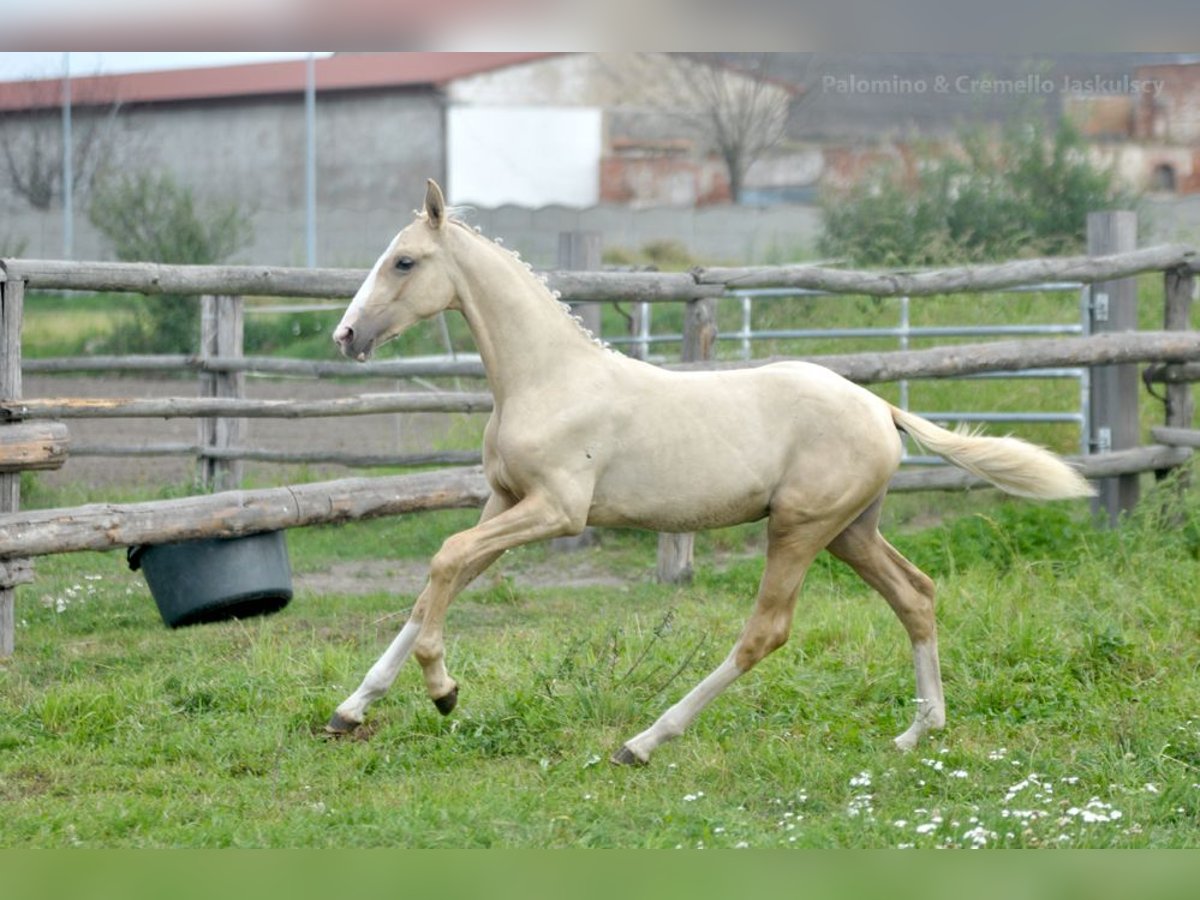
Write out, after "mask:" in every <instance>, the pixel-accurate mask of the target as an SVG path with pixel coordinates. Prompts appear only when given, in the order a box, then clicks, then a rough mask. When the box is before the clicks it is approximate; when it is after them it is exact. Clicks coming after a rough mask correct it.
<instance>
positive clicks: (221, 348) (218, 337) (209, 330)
mask: <svg viewBox="0 0 1200 900" xmlns="http://www.w3.org/2000/svg"><path fill="white" fill-rule="evenodd" d="M243 306H244V304H243V302H242V298H241V297H235V296H227V295H215V296H214V295H208V294H206V295H205V296H203V297H201V298H200V358H201V359H207V358H210V357H214V356H217V357H240V356H241V355H242V338H243V332H244V327H243ZM245 393H246V374H245V373H244V372H205V371H201V372H200V396H201V397H236V398H238V399H242V398H244V396H245ZM199 428H200V446H201V447H202V448H209V447H211V448H213V449H218V450H226V449H229V448H232V447H239V446H241V443H242V434H243V433H244V432H245V430H246V420H245V419H232V418H204V419H200V420H199ZM242 468H243V466H242V461H241V460H236V459H214V458H213V457H211V456H202V457H201V458H200V460H199V466H198V472H199V478H198V480H199V482H200V484H201V486H202V487H203V488H204V489H205V490H211V491H228V490H234V489H236V488H238V487H240V486H241V483H242Z"/></svg>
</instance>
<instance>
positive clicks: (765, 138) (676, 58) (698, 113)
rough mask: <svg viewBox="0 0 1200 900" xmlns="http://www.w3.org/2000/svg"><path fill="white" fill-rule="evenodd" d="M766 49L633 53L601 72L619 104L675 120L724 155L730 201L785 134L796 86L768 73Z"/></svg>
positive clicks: (800, 89)
mask: <svg viewBox="0 0 1200 900" xmlns="http://www.w3.org/2000/svg"><path fill="white" fill-rule="evenodd" d="M772 57H773V54H770V53H738V54H717V53H639V54H634V55H633V57H632V58H630V57H622V58H620V59H616V60H612V59H610V60H609V62H608V64H607V65H606V71H608V73H609V74H610V76H611V77H612V78H613V79H615V81H616V82H617V83H618V84H619V85H620V91H621V94H622V97H623V100H624V102H625V103H627V104H628V105H631V106H636V105H642V106H643V107H644V108H646V109H648V110H650V111H651V112H652V113H653V114H654V115H656V116H661V117H664V118H667V119H670V120H671V121H674V122H675V123H677V124H678V125H679V126H681V127H682V128H683V129H684V130H685V131H687V132H689V133H690V135H691V137H693V139H695V140H696V141H697V142H698V143H699V144H700V145H701V146H702V147H703V148H704V150H705V151H706V152H713V153H716V154H717V155H718V156H720V158H721V159H722V160H723V162H724V164H725V168H726V173H727V175H728V178H729V190H730V195H731V197H732V199H733V201H734V202H735V203H736V202H738V201H740V200H741V198H742V192H743V190H744V187H745V181H746V173H747V172H748V171H749V169H750V167H751V166H752V165H753V164H754V163H755V162H756V161H757V160H758V159H760V158H761V157H762V156H763V155H764V154H766V152H767V151H769V150H771V149H772V148H773V147H775V146H776V145H778V144H779V143H780V141H781V140H782V139H783V138H784V136H785V135H786V133H787V122H788V116H789V113H790V111H791V108H792V106H793V104H795V103H797V102H799V101H801V100H802V99H803V98H804V96H805V94H806V91H805V88H804V86H803V85H798V84H795V83H791V82H787V81H784V80H782V79H779V78H776V77H774V75H773V74H772Z"/></svg>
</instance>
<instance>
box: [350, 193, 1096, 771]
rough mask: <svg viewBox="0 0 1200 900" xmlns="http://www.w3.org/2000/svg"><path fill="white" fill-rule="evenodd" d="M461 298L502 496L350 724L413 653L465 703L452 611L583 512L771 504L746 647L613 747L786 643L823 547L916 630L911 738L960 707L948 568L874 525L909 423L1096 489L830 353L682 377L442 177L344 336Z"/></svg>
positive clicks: (642, 749) (363, 694) (692, 712)
mask: <svg viewBox="0 0 1200 900" xmlns="http://www.w3.org/2000/svg"><path fill="white" fill-rule="evenodd" d="M445 309H455V310H458V311H459V312H461V313H462V314H463V316H464V317H466V320H467V324H468V325H469V326H470V329H471V333H472V335H473V336H474V339H475V343H476V344H477V345H478V348H479V353H480V356H481V357H482V359H483V364H484V367H485V369H486V370H487V377H488V382H489V384H490V386H491V390H492V394H493V395H494V398H495V407H494V410H493V412H492V416H491V419H490V420H489V422H488V425H487V429H486V431H485V433H484V439H483V465H484V472H485V474H486V477H487V480H488V483H489V484H490V485H491V488H492V495H491V498H490V499H489V500H488V502H487V504H486V505H485V507H484V510H483V515H482V517H481V519H480V521H479V524H478V525H476V526H475V527H474V528H470V529H468V530H466V531H463V532H461V533H459V534H455V535H453V536H451V537H450V538H448V539H447V540H446V542H445V543H444V544H443V545H442V548H441V550H439V551H438V553H437V554H436V555H435V556H434V557H433V560H432V562H431V564H430V570H429V581H428V583H427V584H426V586H425V589H424V590H423V591H422V592H421V594H420V596H419V597H418V598H417V602H416V604H415V606H414V607H413V610H412V614H411V616H410V617H409V619H408V621H407V623H406V624H405V625H404V627H403V628H402V629H401V630H400V633H399V635H397V637H396V638H395V640H394V641H393V642H392V644H391V645H390V646H389V647H388V649H387V650H386V651H385V652H384V654H383V656H382V657H380V659H379V660H378V662H376V663H375V665H374V666H372V667H371V669H370V671H369V672H368V673H367V675H366V678H364V680H363V682H362V684H361V686H360V687H359V688H358V689H357V690H356V691H355V692H354V693H353V694H351V695H350V697H348V698H347V699H346V700H345V701H344V702H343V703H342V704H341V705H340V706H339V707H338V708H337V710H336V711H335V712H334V714H333V717H332V719H331V720H330V722H329V725H328V729H329V730H330V731H331V732H334V733H343V732H348V731H351V730H352V729H354V728H355V727H356V726H357V725H359V724H360V723H361V722H362V721H363V718H364V715H365V712H366V709H367V706H368V704H370V703H371V702H372V701H373V700H376V699H378V698H379V697H380V696H382V695H383V694H384V692H385V691H387V689H388V687H389V686H390V685H391V684H392V682H393V680H394V679H395V677H396V673H397V671H398V670H399V668H400V666H401V664H402V663H403V662H404V661H405V660H406V659H407V658H408V656H409V655H413V656H415V657H416V659H417V662H419V663H420V665H421V669H422V671H423V673H424V678H425V684H426V688H427V690H428V692H429V696H430V697H431V698H432V699H433V702H434V703H435V704H436V705H437V708H438V709H439V710H440V711H441V712H443V713H449V712H450V711H451V710H452V709H453V708H454V704H455V702H456V700H457V696H458V686H457V684H456V683H455V681H454V680H453V679H452V678H451V677H450V676H449V674H448V673H447V671H446V666H445V650H444V642H443V635H442V631H443V623H444V621H445V617H446V610H447V607H448V606H449V605H450V603H451V601H452V600H453V599H454V597H455V596H456V595H457V594H458V593H459V592H460V591H461V590H462V589H463V588H465V587H466V586H467V584H468V583H470V581H471V580H472V579H473V578H475V577H476V576H477V575H478V574H479V573H480V572H482V571H483V570H484V569H486V568H487V567H488V566H489V565H491V564H492V563H493V562H494V561H495V560H496V559H497V558H498V557H499V556H500V555H501V554H502V553H504V551H505V550H508V549H510V548H512V547H517V546H520V545H522V544H526V543H529V542H531V541H537V540H543V539H546V538H553V537H557V536H560V535H570V534H577V533H579V532H580V531H582V530H583V528H584V526H585V525H588V524H589V523H590V524H594V525H603V526H618V527H624V526H632V527H639V528H647V529H652V530H655V531H697V530H701V529H705V528H717V527H723V526H728V525H734V524H737V523H741V522H748V521H751V520H755V519H761V518H764V517H765V518H766V519H767V534H768V545H767V558H766V566H765V570H764V572H763V576H762V582H761V584H760V586H759V589H758V597H757V599H756V601H755V605H754V610H753V612H752V613H751V615H750V618H749V620H748V621H747V622H746V625H745V627H744V629H743V631H742V633H741V636H740V637H739V638H738V640H737V642H736V643H735V644H734V646H733V649H732V651H731V652H730V653H729V655H728V657H726V659H725V660H724V661H723V662H722V663H721V664H720V665H719V666H717V668H716V669H715V670H714V671H713V672H712V673H711V674H709V675H708V676H707V677H706V678H704V679H703V680H702V681H701V682H700V683H699V684H698V685H697V686H696V687H695V688H693V689H692V691H691V692H690V693H688V694H687V695H686V696H685V697H683V699H681V700H680V701H679V702H677V703H676V704H675V705H674V706H672V707H671V708H670V709H668V710H667V711H666V712H665V713H664V714H663V715H662V716H661V717H660V718H659V719H658V720H657V721H656V722H655V723H654V724H653V725H651V726H650V728H648V729H646V730H645V731H643V732H642V733H641V734H638V735H636V736H634V737H633V738H631V739H630V740H628V741H627V742H626V743H625V744H624V746H622V747H621V748H620V749H618V750H617V752H616V753H615V754H614V756H613V761H614V762H618V763H644V762H647V761H648V760H649V758H650V754H651V753H652V752H653V751H654V749H655V748H656V747H658V746H659V745H660V744H662V743H663V742H665V741H667V740H669V739H671V738H673V737H676V736H678V735H679V734H681V733H682V732H683V730H684V729H685V728H686V727H687V726H688V724H689V723H690V722H692V720H693V719H695V718H696V716H697V715H698V714H699V713H700V711H701V710H702V709H703V708H704V707H705V706H706V705H707V704H708V703H710V702H711V701H712V700H713V699H714V698H715V697H716V696H717V695H718V694H720V693H721V692H722V691H723V690H724V689H725V688H726V687H728V686H729V684H730V683H732V682H733V681H734V679H736V678H738V677H739V676H741V675H743V674H744V673H746V672H747V671H749V670H750V669H751V668H753V666H754V665H755V664H756V663H758V662H759V661H760V660H762V659H763V657H765V656H766V655H767V654H769V653H770V652H771V651H773V650H775V649H776V648H778V647H779V646H780V645H781V644H783V643H784V641H785V640H787V636H788V632H789V630H790V628H791V624H792V611H793V609H794V606H795V601H796V593H797V591H798V590H799V588H800V585H801V582H802V581H803V580H804V575H805V572H806V571H807V569H808V567H809V564H810V563H811V562H812V561H813V559H814V558H815V557H816V556H817V554H818V553H820V552H821V551H822V550H826V549H827V550H829V551H830V552H831V553H833V554H834V555H835V556H837V557H838V558H839V559H842V560H845V561H846V562H847V563H848V564H849V565H850V566H851V567H853V569H854V570H855V571H856V572H858V574H859V575H861V576H862V578H863V579H864V580H865V581H866V582H867V583H868V584H870V585H871V587H873V588H875V590H877V591H878V592H879V593H880V594H882V595H883V597H884V599H885V600H887V602H888V603H889V604H890V605H891V607H892V609H893V610H895V612H896V615H897V616H898V617H899V619H900V621H901V623H902V624H903V626H904V628H905V630H906V631H907V632H908V636H909V639H910V641H911V642H912V653H913V663H914V666H915V668H916V682H917V698H918V702H917V712H916V717H915V720H914V721H913V723H912V725H911V726H910V727H909V728H908V729H907V730H906V731H905V732H904V733H903V734H901V735H900V736H899V737H897V738H896V739H895V743H896V745H897V746H899V747H901V748H903V749H908V748H911V747H914V746H915V745H916V744H917V742H918V741H919V740H920V739H921V737H922V736H923V735H924V734H925V733H926V732H928V731H930V730H931V729H937V728H941V727H942V726H943V724H944V723H945V702H944V700H943V696H942V682H941V675H940V672H939V669H938V653H937V633H936V626H935V623H934V610H933V605H934V604H933V583H932V582H931V581H930V579H929V578H927V577H926V576H925V575H924V574H923V573H922V572H921V571H920V570H919V569H917V568H916V567H915V566H914V565H913V564H912V563H910V562H909V561H908V560H906V559H905V558H904V557H903V556H901V555H900V554H899V553H898V552H896V550H895V549H894V548H893V547H892V546H891V545H890V544H889V543H888V542H887V541H885V540H884V539H883V537H881V536H880V534H879V531H878V529H877V525H878V522H879V512H880V507H881V504H882V501H883V495H884V491H885V489H886V487H887V484H888V480H889V479H890V477H891V476H892V474H893V473H894V472H895V471H896V468H897V466H898V465H899V461H900V451H901V445H900V437H899V435H898V434H897V429H899V430H901V431H904V432H907V433H908V434H909V435H911V436H912V437H913V438H914V439H915V440H916V441H917V442H918V443H920V444H921V445H923V446H924V447H926V448H927V449H928V450H931V451H933V452H935V453H938V454H940V455H942V456H944V457H945V458H946V459H948V460H949V461H950V462H952V463H954V464H956V465H958V466H960V467H962V468H964V469H967V470H968V471H970V472H972V473H974V474H976V475H978V476H980V477H982V478H984V479H985V480H987V481H989V482H991V483H992V484H994V485H996V486H997V487H1000V488H1002V489H1003V490H1005V491H1008V492H1010V493H1014V494H1019V495H1023V496H1028V497H1038V498H1045V499H1051V498H1065V497H1077V496H1083V495H1087V494H1090V493H1092V491H1091V488H1090V486H1089V485H1088V483H1087V482H1086V481H1084V480H1083V479H1082V478H1081V477H1080V476H1079V475H1078V473H1076V472H1075V471H1074V470H1073V469H1071V468H1069V467H1068V466H1067V465H1066V464H1065V463H1063V462H1062V461H1061V460H1060V459H1059V458H1058V457H1056V456H1054V455H1053V454H1051V453H1049V452H1048V451H1045V450H1042V449H1040V448H1037V447H1034V446H1032V445H1030V444H1027V443H1024V442H1022V441H1020V440H1017V439H1015V438H993V437H978V436H970V435H966V434H961V433H955V432H951V431H947V430H946V429H944V428H940V427H938V426H937V425H933V424H931V423H930V422H927V421H925V420H924V419H921V418H919V417H917V416H914V415H912V414H911V413H907V412H904V411H902V410H900V409H897V408H896V407H894V406H892V405H891V404H889V403H887V402H885V401H884V400H882V399H880V398H879V397H877V396H875V395H874V394H872V393H870V392H869V391H867V390H864V389H863V388H861V387H859V386H857V385H855V384H852V383H850V382H849V381H847V380H845V379H844V378H842V377H840V376H838V375H836V374H834V373H833V372H831V371H829V370H828V369H825V368H822V367H821V366H816V365H810V364H806V363H799V362H793V363H779V364H775V365H769V366H763V367H762V368H756V369H744V370H737V371H729V372H689V373H676V372H667V371H664V370H661V369H658V368H656V367H654V366H650V365H647V364H645V363H642V362H638V361H636V360H632V359H628V358H626V357H624V356H621V355H620V354H617V353H614V352H612V351H610V350H607V349H606V348H604V347H603V346H601V345H600V344H599V343H597V342H596V341H595V340H594V339H592V337H591V336H590V335H589V334H587V333H586V332H585V331H583V330H582V329H581V328H580V327H579V325H578V323H577V322H576V321H575V320H574V319H572V318H571V317H570V315H569V314H564V311H565V307H564V306H563V305H562V304H560V303H558V302H556V300H555V298H554V297H553V296H552V295H551V293H550V291H549V290H547V288H546V287H545V285H544V284H543V283H542V282H541V281H540V280H539V279H538V278H536V277H535V276H534V275H533V274H532V272H531V271H530V270H529V268H528V267H527V266H525V265H524V264H522V263H521V262H520V261H519V260H518V259H516V258H515V254H513V253H511V252H510V251H508V250H505V249H504V248H502V247H500V246H499V245H497V244H496V243H493V242H492V241H490V240H488V239H486V238H484V237H482V236H480V235H479V234H477V233H476V232H475V231H474V230H473V229H471V228H469V227H467V226H465V225H463V224H462V223H461V222H458V221H456V220H454V219H452V218H450V217H449V216H448V214H447V212H446V207H445V203H444V200H443V198H442V192H441V190H440V189H439V188H438V186H437V185H436V184H435V183H434V182H432V181H430V182H429V184H428V187H427V192H426V196H425V209H424V211H423V213H421V214H420V215H419V216H418V217H417V219H416V221H415V222H413V223H412V224H411V225H409V226H408V227H407V228H405V229H404V230H403V231H401V232H400V233H399V234H398V235H397V236H396V238H395V239H394V240H393V241H392V243H391V245H390V246H389V247H388V248H387V250H386V251H385V252H384V254H383V255H382V256H381V257H379V260H378V262H376V263H375V266H374V268H373V269H372V270H371V273H370V275H369V276H368V277H367V279H366V281H365V282H364V283H363V285H362V287H360V288H359V290H358V293H357V294H355V296H354V299H353V300H352V301H351V303H350V306H349V308H348V309H347V310H346V313H345V315H344V316H343V317H342V321H341V324H339V325H338V327H337V330H336V331H335V332H334V335H333V337H334V340H335V341H336V342H337V344H338V345H339V346H340V347H341V350H342V352H343V353H345V354H346V355H347V356H350V357H353V358H354V359H357V360H360V361H361V360H366V359H367V358H368V357H369V356H370V355H371V353H372V351H373V350H374V349H375V348H376V347H378V346H379V345H380V344H382V343H383V342H385V341H387V340H389V339H390V338H393V337H395V336H396V335H398V334H400V333H401V332H402V331H404V330H405V329H406V328H408V327H409V326H411V325H413V324H414V323H416V322H418V321H420V320H422V319H426V318H428V317H430V316H433V315H435V314H436V313H438V312H441V311H442V310H445Z"/></svg>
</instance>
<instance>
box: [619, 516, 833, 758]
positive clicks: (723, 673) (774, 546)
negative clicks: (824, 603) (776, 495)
mask: <svg viewBox="0 0 1200 900" xmlns="http://www.w3.org/2000/svg"><path fill="white" fill-rule="evenodd" d="M773 524H774V523H773ZM825 540H828V532H825V534H824V535H823V536H818V535H817V534H816V533H815V531H813V532H808V531H806V532H804V533H784V532H782V531H781V530H779V529H776V528H772V529H771V531H770V538H769V543H768V549H767V562H766V567H765V569H764V571H763V576H762V581H761V583H760V585H759V589H758V598H757V600H756V602H755V606H754V612H753V613H752V614H751V616H750V618H749V620H748V621H747V622H746V626H745V628H744V629H743V630H742V633H741V636H740V637H739V638H738V640H737V643H736V644H735V645H734V647H733V649H732V650H731V651H730V653H729V655H728V656H726V657H725V659H724V660H723V661H722V662H721V664H720V665H719V666H717V668H715V669H714V670H713V671H712V672H711V673H709V674H708V676H706V677H705V678H704V680H702V681H701V682H700V683H699V684H698V685H696V686H695V687H694V688H692V690H691V691H689V692H688V694H687V695H686V696H685V697H684V698H683V699H682V700H680V701H679V702H678V703H676V704H675V705H673V706H672V707H671V708H670V709H668V710H667V711H666V712H665V713H663V714H662V715H661V716H659V718H658V719H657V720H656V721H655V722H654V724H653V725H651V726H650V727H649V728H647V729H646V730H645V731H643V732H642V733H641V734H638V735H637V736H635V737H633V738H631V739H630V740H628V741H626V742H625V743H624V744H623V745H622V746H621V747H620V749H618V750H617V752H616V753H614V754H613V756H612V761H613V762H614V763H617V764H618V765H643V764H645V763H647V762H649V761H650V754H651V753H653V752H654V750H655V749H656V748H658V747H659V746H661V745H662V744H664V743H666V742H667V741H669V740H671V739H673V738H676V737H679V736H680V735H681V734H683V732H684V730H685V729H686V728H687V727H688V725H690V724H691V723H692V722H693V721H694V720H695V719H696V717H697V716H698V715H699V714H700V712H701V711H702V710H703V709H704V708H705V707H706V706H708V704H709V703H711V702H712V701H713V700H715V699H716V698H717V697H718V696H719V695H720V694H721V692H722V691H724V690H725V689H726V688H727V687H729V685H731V684H732V683H733V682H734V681H736V680H737V679H738V678H739V677H741V676H742V675H744V674H745V673H746V672H748V671H750V669H752V668H753V667H754V666H755V665H757V664H758V663H759V662H760V661H762V660H763V659H764V658H765V657H766V656H767V655H768V654H770V653H771V652H772V651H774V650H776V649H778V648H779V647H781V646H783V644H784V643H785V642H786V641H787V639H788V635H789V633H790V632H791V627H792V614H793V612H794V611H795V606H796V593H797V592H798V591H799V589H800V585H801V584H802V583H803V581H804V575H805V573H806V572H807V571H808V567H809V565H810V564H811V563H812V561H813V559H814V558H815V557H816V555H817V553H819V552H820V550H821V547H822V546H823V545H824V541H825Z"/></svg>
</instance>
